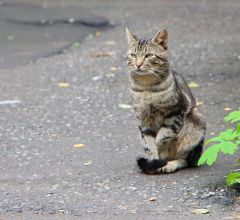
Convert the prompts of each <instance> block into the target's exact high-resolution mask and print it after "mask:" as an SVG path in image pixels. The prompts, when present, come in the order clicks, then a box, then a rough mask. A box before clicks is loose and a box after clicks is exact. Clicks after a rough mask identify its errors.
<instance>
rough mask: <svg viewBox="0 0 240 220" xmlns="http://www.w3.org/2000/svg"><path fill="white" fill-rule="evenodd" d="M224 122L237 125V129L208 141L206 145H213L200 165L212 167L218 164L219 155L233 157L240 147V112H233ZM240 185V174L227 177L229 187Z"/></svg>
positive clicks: (229, 130)
mask: <svg viewBox="0 0 240 220" xmlns="http://www.w3.org/2000/svg"><path fill="white" fill-rule="evenodd" d="M224 120H225V121H226V122H231V123H233V124H235V129H230V128H229V129H226V130H225V131H222V132H220V133H219V135H218V136H216V137H213V138H211V139H209V140H208V141H206V145H208V144H212V143H213V145H211V146H210V147H208V148H207V150H206V151H205V152H204V153H203V154H202V156H201V157H200V159H199V161H198V165H202V164H205V163H206V164H208V165H209V166H211V165H212V164H213V163H215V162H216V160H217V157H218V153H220V152H221V153H223V154H230V155H233V154H234V153H236V152H237V149H238V147H239V146H240V110H239V111H234V112H231V113H230V114H229V115H227V116H226V117H225V118H224ZM236 183H239V184H240V173H236V172H235V173H230V174H229V175H228V176H227V185H229V186H230V185H234V184H236Z"/></svg>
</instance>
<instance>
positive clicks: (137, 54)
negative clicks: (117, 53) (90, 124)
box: [126, 29, 206, 174]
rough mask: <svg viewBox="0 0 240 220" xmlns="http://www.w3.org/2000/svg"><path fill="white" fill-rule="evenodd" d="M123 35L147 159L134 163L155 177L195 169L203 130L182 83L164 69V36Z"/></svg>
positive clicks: (186, 89)
mask: <svg viewBox="0 0 240 220" xmlns="http://www.w3.org/2000/svg"><path fill="white" fill-rule="evenodd" d="M126 34H127V40H128V46H129V48H128V51H127V65H128V67H129V70H130V74H129V78H130V90H131V93H132V97H133V107H134V111H135V113H136V116H137V118H138V119H139V121H140V126H139V129H140V131H141V135H142V138H143V139H144V142H145V147H144V150H145V153H146V155H147V158H143V157H141V158H138V159H137V163H138V166H139V168H140V169H141V170H142V171H143V172H144V173H146V174H158V173H161V172H162V173H172V172H175V171H176V170H179V169H182V168H184V167H188V166H195V165H196V164H197V161H198V159H199V157H200V156H201V153H202V148H203V143H204V137H205V131H206V125H205V121H204V119H203V117H202V115H201V114H200V113H199V111H198V108H197V106H196V102H195V99H194V97H193V95H192V93H191V91H190V89H189V87H188V86H187V84H186V82H185V80H184V79H183V77H182V76H181V75H180V74H179V73H177V72H175V71H173V70H171V68H170V65H169V61H168V33H167V31H166V30H160V31H159V32H158V33H157V34H156V35H155V36H154V37H153V38H151V39H143V38H138V37H137V36H136V35H134V34H132V33H131V32H130V31H129V30H128V29H126Z"/></svg>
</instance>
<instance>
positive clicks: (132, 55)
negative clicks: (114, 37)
mask: <svg viewBox="0 0 240 220" xmlns="http://www.w3.org/2000/svg"><path fill="white" fill-rule="evenodd" d="M129 56H130V57H133V58H136V57H137V55H136V54H134V53H130V54H129Z"/></svg>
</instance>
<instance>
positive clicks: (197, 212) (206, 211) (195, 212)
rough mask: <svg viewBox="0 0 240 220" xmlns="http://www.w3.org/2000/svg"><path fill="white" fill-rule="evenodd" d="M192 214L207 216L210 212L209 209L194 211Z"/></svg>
mask: <svg viewBox="0 0 240 220" xmlns="http://www.w3.org/2000/svg"><path fill="white" fill-rule="evenodd" d="M191 212H192V213H194V214H207V213H209V210H208V209H192V210H191Z"/></svg>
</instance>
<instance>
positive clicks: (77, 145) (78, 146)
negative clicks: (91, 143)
mask: <svg viewBox="0 0 240 220" xmlns="http://www.w3.org/2000/svg"><path fill="white" fill-rule="evenodd" d="M73 147H75V148H81V147H85V144H74V145H73Z"/></svg>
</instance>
